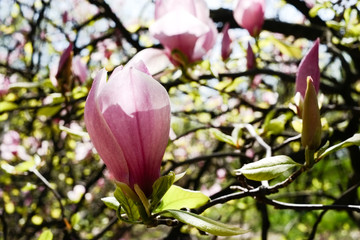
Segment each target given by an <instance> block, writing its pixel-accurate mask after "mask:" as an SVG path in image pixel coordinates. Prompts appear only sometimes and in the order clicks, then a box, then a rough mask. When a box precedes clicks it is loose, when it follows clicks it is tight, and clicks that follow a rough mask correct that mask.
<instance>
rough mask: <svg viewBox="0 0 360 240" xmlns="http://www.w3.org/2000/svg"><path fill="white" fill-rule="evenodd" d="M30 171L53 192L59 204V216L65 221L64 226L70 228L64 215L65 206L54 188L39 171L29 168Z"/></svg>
mask: <svg viewBox="0 0 360 240" xmlns="http://www.w3.org/2000/svg"><path fill="white" fill-rule="evenodd" d="M30 171H31V172H33V173H34V174H35V175H36V176H37V177H38V178H39V179H40V180H41V181H42V182H43V183H44V185H45V186H46V187H47V188H48V189H49V190H50V191H51V192H52V193H53V194H54V196H55V198H56V199H57V201H58V202H59V205H60V209H61V217H62V219H63V221H64V222H65V225H66V227H67V228H71V225H70V224H69V221H68V220H67V219H66V217H65V208H64V205H63V204H62V202H61V196H60V194H59V193H58V192H57V191H56V190H55V189H54V188H52V187H51V185H50V183H49V182H48V180H47V179H46V178H45V177H44V176H43V175H41V173H40V172H39V171H38V170H37V169H36V168H32V169H30Z"/></svg>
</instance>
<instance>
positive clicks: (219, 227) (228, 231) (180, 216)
mask: <svg viewBox="0 0 360 240" xmlns="http://www.w3.org/2000/svg"><path fill="white" fill-rule="evenodd" d="M161 215H165V216H168V217H169V216H170V217H173V218H176V219H177V220H179V221H180V222H182V223H185V224H188V225H190V226H193V227H195V228H197V229H199V230H201V231H204V232H207V233H210V234H213V235H216V236H234V235H240V234H244V233H246V232H248V231H246V230H244V229H241V228H239V227H235V226H231V225H227V224H224V223H221V222H219V221H215V220H212V219H210V218H207V217H204V216H201V215H197V214H195V213H191V212H186V211H181V210H175V209H169V210H165V211H163V212H162V213H161Z"/></svg>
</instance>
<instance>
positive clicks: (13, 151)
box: [0, 130, 30, 160]
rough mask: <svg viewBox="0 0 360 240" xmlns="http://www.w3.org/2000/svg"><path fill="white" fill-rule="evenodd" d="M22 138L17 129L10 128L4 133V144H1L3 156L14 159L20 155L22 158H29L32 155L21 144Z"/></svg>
mask: <svg viewBox="0 0 360 240" xmlns="http://www.w3.org/2000/svg"><path fill="white" fill-rule="evenodd" d="M20 144H21V138H20V134H19V133H18V132H17V131H14V130H10V131H8V132H7V133H5V134H4V136H3V139H2V144H1V145H0V152H1V158H3V159H5V160H13V159H14V158H15V157H19V158H20V159H22V160H29V159H30V156H29V155H28V154H27V153H26V150H25V148H24V147H23V146H22V145H20Z"/></svg>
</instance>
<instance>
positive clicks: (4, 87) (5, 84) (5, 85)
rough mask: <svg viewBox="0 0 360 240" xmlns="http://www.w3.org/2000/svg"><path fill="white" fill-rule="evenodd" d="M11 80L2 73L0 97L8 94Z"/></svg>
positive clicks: (0, 77) (0, 75) (0, 76)
mask: <svg viewBox="0 0 360 240" xmlns="http://www.w3.org/2000/svg"><path fill="white" fill-rule="evenodd" d="M9 88H10V81H9V78H7V77H6V76H4V75H2V74H0V97H2V96H4V95H6V94H7V93H8V92H9Z"/></svg>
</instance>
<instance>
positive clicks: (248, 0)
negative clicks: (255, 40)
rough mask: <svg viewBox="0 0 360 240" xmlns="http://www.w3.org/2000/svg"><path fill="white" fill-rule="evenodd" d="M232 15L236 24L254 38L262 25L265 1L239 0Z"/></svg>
mask: <svg viewBox="0 0 360 240" xmlns="http://www.w3.org/2000/svg"><path fill="white" fill-rule="evenodd" d="M233 14H234V18H235V21H236V22H237V24H239V25H240V26H241V27H243V28H245V29H246V30H248V32H249V33H250V35H251V36H253V37H256V36H258V35H259V33H260V31H261V28H262V26H263V24H264V14H265V0H239V1H238V3H237V5H236V7H235V9H234V11H233Z"/></svg>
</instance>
